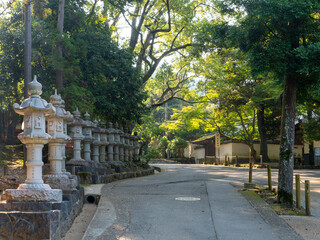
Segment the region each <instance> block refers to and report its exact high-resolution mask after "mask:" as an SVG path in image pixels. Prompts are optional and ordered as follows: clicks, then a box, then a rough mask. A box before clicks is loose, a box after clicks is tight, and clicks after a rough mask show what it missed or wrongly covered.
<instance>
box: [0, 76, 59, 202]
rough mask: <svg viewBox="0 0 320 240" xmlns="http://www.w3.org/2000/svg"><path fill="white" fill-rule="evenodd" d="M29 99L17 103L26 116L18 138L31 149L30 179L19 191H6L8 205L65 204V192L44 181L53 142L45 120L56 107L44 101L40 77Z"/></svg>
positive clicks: (16, 106) (32, 88) (29, 162)
mask: <svg viewBox="0 0 320 240" xmlns="http://www.w3.org/2000/svg"><path fill="white" fill-rule="evenodd" d="M28 93H29V95H30V97H29V98H27V99H25V100H24V101H23V102H22V104H21V105H20V106H19V104H17V103H15V104H14V105H13V108H14V111H15V112H16V113H18V114H20V115H24V118H23V124H24V131H23V132H22V133H20V134H19V136H18V138H19V139H20V141H21V142H22V143H23V144H26V148H27V162H26V166H27V179H26V181H25V183H23V184H20V185H19V187H18V189H8V190H6V200H7V202H13V201H14V202H20V201H62V191H61V190H60V189H51V187H50V186H49V185H48V184H44V182H43V180H42V166H43V161H42V149H43V146H44V144H47V143H48V142H49V140H50V139H51V138H52V137H51V136H50V135H49V134H47V133H46V132H45V129H46V121H45V116H48V115H51V114H54V113H55V109H54V107H53V106H52V105H51V104H50V103H49V104H48V103H47V102H46V101H45V100H44V99H42V98H41V97H40V95H41V94H42V85H41V84H40V83H39V82H38V81H37V79H36V77H34V80H33V81H32V82H30V83H29V84H28Z"/></svg>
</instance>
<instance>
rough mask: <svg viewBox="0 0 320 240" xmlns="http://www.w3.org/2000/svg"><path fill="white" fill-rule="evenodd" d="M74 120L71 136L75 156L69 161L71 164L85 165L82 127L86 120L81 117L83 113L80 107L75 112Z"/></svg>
mask: <svg viewBox="0 0 320 240" xmlns="http://www.w3.org/2000/svg"><path fill="white" fill-rule="evenodd" d="M73 116H74V118H73V122H72V123H71V124H70V126H71V134H70V135H71V137H72V141H73V158H72V159H71V160H70V161H69V162H68V164H69V165H85V160H84V159H83V158H81V140H83V138H84V136H83V134H82V128H83V126H85V121H83V120H82V119H81V118H80V117H81V113H80V112H79V110H78V108H77V109H76V111H74V112H73Z"/></svg>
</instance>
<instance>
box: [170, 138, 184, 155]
mask: <svg viewBox="0 0 320 240" xmlns="http://www.w3.org/2000/svg"><path fill="white" fill-rule="evenodd" d="M186 147H188V142H187V141H186V140H184V139H182V138H180V137H177V138H175V139H173V140H171V141H170V142H169V144H168V148H167V149H168V152H169V153H170V155H171V156H173V157H182V156H183V151H184V148H186Z"/></svg>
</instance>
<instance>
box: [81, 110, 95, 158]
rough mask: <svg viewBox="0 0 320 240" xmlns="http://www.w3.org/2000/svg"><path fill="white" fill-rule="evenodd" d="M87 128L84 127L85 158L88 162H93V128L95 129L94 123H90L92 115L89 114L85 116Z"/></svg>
mask: <svg viewBox="0 0 320 240" xmlns="http://www.w3.org/2000/svg"><path fill="white" fill-rule="evenodd" d="M84 120H85V124H86V125H85V126H84V127H83V135H84V139H83V142H84V143H83V151H84V154H83V157H84V160H86V161H91V142H92V141H93V137H92V128H94V124H93V122H91V121H90V115H89V113H88V112H86V113H85V114H84Z"/></svg>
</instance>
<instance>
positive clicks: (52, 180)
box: [42, 174, 78, 190]
mask: <svg viewBox="0 0 320 240" xmlns="http://www.w3.org/2000/svg"><path fill="white" fill-rule="evenodd" d="M42 178H43V181H44V182H45V183H46V184H49V185H50V187H51V188H52V189H62V190H72V189H76V187H77V186H78V179H77V177H76V176H73V175H71V174H70V175H67V174H58V175H43V177H42Z"/></svg>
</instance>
